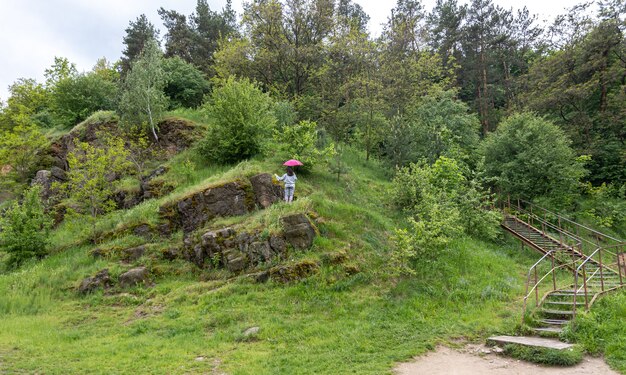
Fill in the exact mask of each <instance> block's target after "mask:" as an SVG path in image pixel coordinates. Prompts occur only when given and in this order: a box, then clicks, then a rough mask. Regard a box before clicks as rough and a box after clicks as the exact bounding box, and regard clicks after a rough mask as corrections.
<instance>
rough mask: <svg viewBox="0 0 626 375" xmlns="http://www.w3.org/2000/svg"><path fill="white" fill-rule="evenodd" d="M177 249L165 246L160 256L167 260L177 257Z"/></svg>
mask: <svg viewBox="0 0 626 375" xmlns="http://www.w3.org/2000/svg"><path fill="white" fill-rule="evenodd" d="M179 254H180V253H179V251H178V249H176V248H167V249H165V250H163V251H161V257H162V258H163V259H165V260H169V261H172V260H174V259H176V258H178V256H179Z"/></svg>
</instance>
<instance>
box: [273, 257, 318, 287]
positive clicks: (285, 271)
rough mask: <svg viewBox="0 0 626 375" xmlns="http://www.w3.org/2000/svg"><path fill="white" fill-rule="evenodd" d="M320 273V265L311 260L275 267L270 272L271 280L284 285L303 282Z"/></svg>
mask: <svg viewBox="0 0 626 375" xmlns="http://www.w3.org/2000/svg"><path fill="white" fill-rule="evenodd" d="M318 272H319V265H318V264H317V263H316V262H313V261H310V260H304V261H301V262H298V263H294V264H288V265H284V266H278V267H274V268H272V269H270V270H269V274H270V278H271V279H272V280H276V281H279V282H282V283H288V282H292V281H297V280H301V279H304V278H307V277H309V276H312V275H314V274H316V273H318Z"/></svg>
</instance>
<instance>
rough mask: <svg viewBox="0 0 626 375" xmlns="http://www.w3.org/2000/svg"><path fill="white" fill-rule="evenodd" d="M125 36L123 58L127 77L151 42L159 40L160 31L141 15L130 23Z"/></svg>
mask: <svg viewBox="0 0 626 375" xmlns="http://www.w3.org/2000/svg"><path fill="white" fill-rule="evenodd" d="M125 31H126V35H125V36H124V40H123V43H124V46H125V47H124V51H123V52H122V58H121V70H122V75H123V76H124V75H126V74H127V73H128V71H129V70H131V68H132V64H133V63H134V62H135V60H136V59H137V58H139V56H140V55H141V53H142V52H143V51H144V49H145V48H146V46H147V45H148V44H149V41H151V40H152V41H156V40H158V36H159V31H158V30H157V29H156V28H155V27H154V25H153V24H152V23H151V22H150V21H148V17H146V15H145V14H142V15H140V16H139V17H137V19H136V20H135V21H134V22H133V21H130V22H129V25H128V27H127V28H126V30H125Z"/></svg>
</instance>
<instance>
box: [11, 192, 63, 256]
mask: <svg viewBox="0 0 626 375" xmlns="http://www.w3.org/2000/svg"><path fill="white" fill-rule="evenodd" d="M40 194H41V186H39V185H35V186H33V187H31V188H30V189H28V190H26V192H25V193H24V198H23V200H22V202H21V203H20V202H15V203H13V205H11V206H10V207H9V208H8V209H7V211H6V212H5V213H4V215H3V216H2V217H1V218H0V228H1V230H0V247H1V248H2V250H4V251H5V252H7V253H8V254H9V259H8V260H7V263H8V265H9V266H10V267H17V266H19V265H20V264H22V263H23V262H24V261H25V260H27V259H30V258H34V257H36V258H41V257H43V256H45V255H46V254H47V253H48V249H47V248H48V242H49V240H48V235H49V233H50V228H51V227H52V219H51V218H50V217H49V216H48V215H47V214H46V213H45V211H44V206H43V204H42V202H41V195H40Z"/></svg>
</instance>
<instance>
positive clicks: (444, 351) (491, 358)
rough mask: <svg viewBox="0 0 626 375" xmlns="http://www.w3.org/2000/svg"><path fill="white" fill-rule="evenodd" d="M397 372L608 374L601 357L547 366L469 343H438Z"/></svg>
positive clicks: (443, 374) (414, 374)
mask: <svg viewBox="0 0 626 375" xmlns="http://www.w3.org/2000/svg"><path fill="white" fill-rule="evenodd" d="M395 373H396V374H398V375H476V374H489V375H492V374H493V375H527V374H532V375H579V374H580V375H582V374H585V375H611V374H618V373H617V372H615V371H613V370H611V369H610V368H609V366H608V365H607V364H606V363H605V362H604V361H603V360H602V358H593V357H585V358H584V359H583V361H582V362H581V363H579V364H578V365H576V366H572V367H548V366H541V365H537V364H534V363H529V362H525V361H520V360H517V359H514V358H509V357H504V356H501V355H498V354H496V353H495V352H494V351H493V350H492V349H490V348H488V347H486V346H483V345H468V346H466V347H465V348H463V349H450V348H447V347H444V346H440V347H438V348H437V350H435V351H434V352H430V353H428V354H426V355H424V356H421V357H416V358H415V359H414V361H412V362H407V363H402V364H400V365H399V366H397V367H396V368H395Z"/></svg>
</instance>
